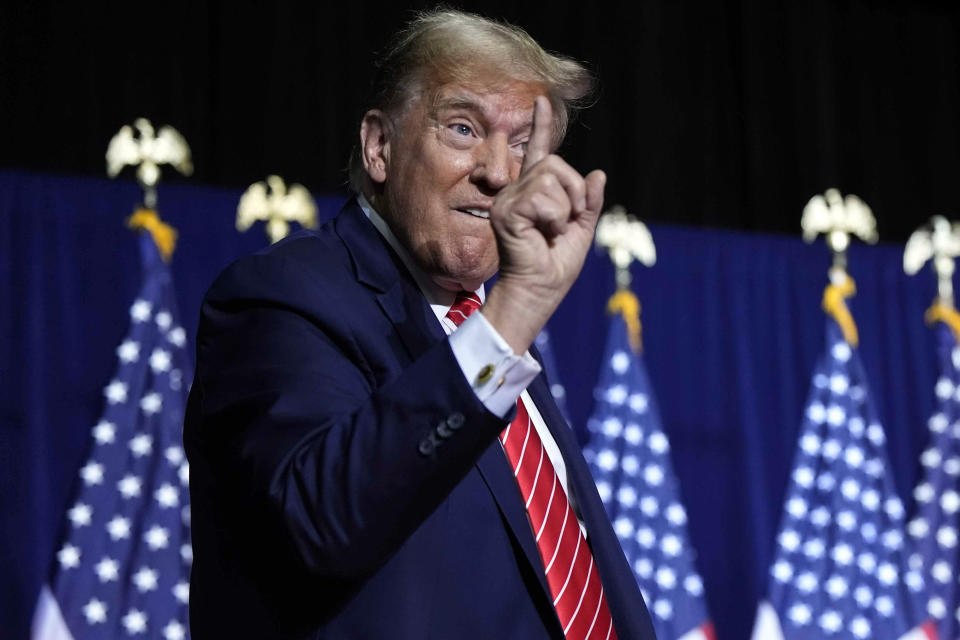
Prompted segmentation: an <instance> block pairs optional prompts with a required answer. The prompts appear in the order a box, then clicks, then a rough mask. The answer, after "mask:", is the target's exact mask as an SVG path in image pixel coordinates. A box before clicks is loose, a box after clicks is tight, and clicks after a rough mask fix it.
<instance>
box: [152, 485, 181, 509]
mask: <svg viewBox="0 0 960 640" xmlns="http://www.w3.org/2000/svg"><path fill="white" fill-rule="evenodd" d="M154 498H156V500H157V503H159V504H160V506H161V507H162V508H164V509H169V508H171V507H175V506H177V503H179V502H180V492H179V491H177V489H176V487H174V486H173V485H171V484H164V485H162V486H161V487H160V488H159V489H157V491H156V492H155V493H154Z"/></svg>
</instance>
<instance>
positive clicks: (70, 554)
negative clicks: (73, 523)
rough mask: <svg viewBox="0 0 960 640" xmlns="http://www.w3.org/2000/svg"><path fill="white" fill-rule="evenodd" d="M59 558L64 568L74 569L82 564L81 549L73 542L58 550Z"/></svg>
mask: <svg viewBox="0 0 960 640" xmlns="http://www.w3.org/2000/svg"><path fill="white" fill-rule="evenodd" d="M57 560H58V561H59V562H60V566H61V567H63V568H64V569H74V568H76V567H78V566H80V550H79V549H77V548H76V547H75V546H73V545H72V544H66V545H64V547H63V548H62V549H60V551H58V552H57Z"/></svg>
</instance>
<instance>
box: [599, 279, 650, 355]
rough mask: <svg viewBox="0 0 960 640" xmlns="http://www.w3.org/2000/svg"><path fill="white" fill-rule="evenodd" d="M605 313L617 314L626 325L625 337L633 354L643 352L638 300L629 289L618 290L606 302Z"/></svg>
mask: <svg viewBox="0 0 960 640" xmlns="http://www.w3.org/2000/svg"><path fill="white" fill-rule="evenodd" d="M607 313H609V314H611V315H612V314H614V313H619V314H620V315H622V316H623V321H624V322H625V323H626V325H627V337H628V338H629V340H630V347H631V348H632V349H633V352H634V353H638V354H639V353H640V352H642V351H643V340H642V339H641V332H642V327H641V325H640V300H638V299H637V296H635V295H634V294H633V292H632V291H630V290H629V289H620V290H618V291H617V292H616V293H614V294H613V295H612V296H611V297H610V300H609V301H608V302H607Z"/></svg>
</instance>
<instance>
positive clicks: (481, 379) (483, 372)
mask: <svg viewBox="0 0 960 640" xmlns="http://www.w3.org/2000/svg"><path fill="white" fill-rule="evenodd" d="M492 377H493V365H492V364H488V365H485V366H484V367H483V369H480V373H478V374H477V384H486V383H487V382H488V381H489V380H490V378H492Z"/></svg>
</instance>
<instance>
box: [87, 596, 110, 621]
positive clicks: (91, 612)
mask: <svg viewBox="0 0 960 640" xmlns="http://www.w3.org/2000/svg"><path fill="white" fill-rule="evenodd" d="M83 615H84V616H86V618H87V622H88V623H90V624H98V623H101V622H106V621H107V605H106V603H105V602H101V601H100V600H97V599H96V598H91V599H90V602H88V603H87V604H86V605H84V607H83Z"/></svg>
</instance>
